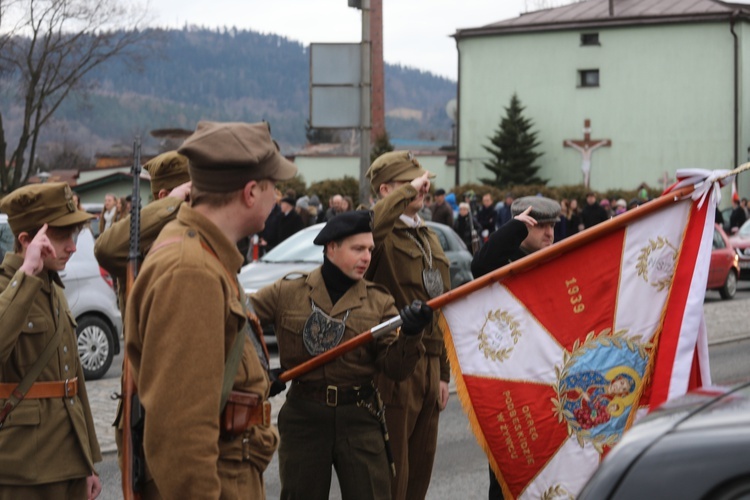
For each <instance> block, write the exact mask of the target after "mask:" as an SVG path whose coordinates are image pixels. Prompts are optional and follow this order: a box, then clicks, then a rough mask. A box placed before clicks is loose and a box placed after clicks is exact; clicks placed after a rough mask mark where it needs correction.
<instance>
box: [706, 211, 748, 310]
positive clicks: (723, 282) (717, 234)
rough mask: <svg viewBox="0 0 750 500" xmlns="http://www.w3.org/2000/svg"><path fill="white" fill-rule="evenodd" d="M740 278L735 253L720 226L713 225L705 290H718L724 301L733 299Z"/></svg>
mask: <svg viewBox="0 0 750 500" xmlns="http://www.w3.org/2000/svg"><path fill="white" fill-rule="evenodd" d="M739 276H740V264H739V259H738V257H737V253H736V252H735V251H734V248H732V244H731V243H730V242H729V238H728V237H727V235H726V233H725V232H724V230H723V229H722V228H721V225H720V224H715V229H714V242H713V249H712V250H711V265H710V267H709V268H708V283H707V284H706V288H707V289H709V290H718V291H719V294H720V295H721V298H722V299H724V300H727V299H732V298H734V294H735V293H736V292H737V280H738V279H739Z"/></svg>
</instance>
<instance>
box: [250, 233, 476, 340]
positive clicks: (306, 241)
mask: <svg viewBox="0 0 750 500" xmlns="http://www.w3.org/2000/svg"><path fill="white" fill-rule="evenodd" d="M426 224H427V225H428V226H429V227H430V229H432V230H433V231H435V234H436V235H437V237H438V239H439V240H440V245H441V246H442V247H443V251H444V252H445V255H446V257H448V260H449V261H450V274H451V287H453V288H455V287H457V286H459V285H463V284H464V283H466V282H468V281H471V280H472V279H473V276H472V275H471V253H470V252H469V251H468V250H467V248H466V245H465V244H464V242H463V241H461V239H460V238H459V237H458V235H457V234H456V232H455V231H454V230H453V229H452V228H450V227H448V226H446V225H444V224H437V223H434V222H426ZM323 226H325V224H315V225H313V226H310V227H307V228H305V229H303V230H301V231H299V232H297V233H295V234H294V235H292V236H290V237H289V238H287V239H286V240H284V241H282V242H281V243H280V244H279V245H278V246H276V247H274V249H273V250H271V251H270V252H268V253H267V254H266V255H264V256H263V257H261V258H260V259H259V260H258V261H256V262H251V263H250V264H248V265H246V266H244V267H243V268H242V270H241V271H240V276H239V279H240V283H242V286H243V288H244V289H245V292H247V293H253V292H255V291H257V290H260V289H261V288H263V287H264V286H268V285H270V284H271V283H273V282H274V281H276V280H278V279H280V278H283V277H284V276H285V275H287V274H289V273H291V272H294V271H301V272H308V271H312V270H313V269H315V268H316V267H318V266H320V265H321V264H322V263H323V247H321V246H318V245H314V244H313V240H314V239H315V237H316V236H317V235H318V233H319V232H320V230H321V229H323ZM272 334H273V332H272V330H267V331H266V335H272Z"/></svg>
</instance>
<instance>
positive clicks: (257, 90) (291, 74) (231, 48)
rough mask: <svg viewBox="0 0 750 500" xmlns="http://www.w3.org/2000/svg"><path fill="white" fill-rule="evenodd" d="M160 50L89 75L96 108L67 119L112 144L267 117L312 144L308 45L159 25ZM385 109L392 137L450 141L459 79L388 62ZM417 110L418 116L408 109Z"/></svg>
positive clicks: (72, 110) (282, 138)
mask: <svg viewBox="0 0 750 500" xmlns="http://www.w3.org/2000/svg"><path fill="white" fill-rule="evenodd" d="M156 34H157V35H158V38H159V43H158V49H156V50H153V51H151V50H150V51H149V53H147V54H145V55H146V56H147V57H146V59H145V61H144V66H143V71H135V70H133V69H130V68H127V67H125V65H124V64H122V63H119V62H116V61H113V62H110V63H108V64H107V65H105V66H103V67H101V68H100V69H97V70H96V71H95V72H94V73H92V74H91V75H90V78H91V79H93V80H95V81H96V82H97V90H96V91H95V92H93V93H91V94H90V95H89V96H88V98H87V106H85V107H82V106H80V101H78V100H70V101H69V102H66V104H65V105H64V106H63V107H62V108H61V110H60V114H59V115H58V118H62V119H64V120H65V121H66V122H68V123H72V122H75V123H76V126H75V127H72V126H69V127H67V130H69V131H70V130H82V129H85V130H88V131H94V132H92V133H93V134H94V135H96V136H98V138H99V139H104V140H111V142H112V143H116V142H118V141H119V142H124V143H127V142H128V141H130V140H132V139H131V138H132V135H133V133H134V132H136V131H138V132H142V131H148V130H152V129H157V128H177V127H179V128H187V129H192V128H194V126H195V123H196V122H197V120H199V119H213V120H236V121H240V120H241V121H258V120H261V119H265V120H268V121H269V122H270V123H271V125H272V131H273V134H274V136H275V137H276V138H277V139H278V140H279V142H280V143H282V145H283V146H284V149H286V150H290V149H295V148H298V147H300V146H302V145H303V144H304V142H305V124H306V121H307V119H308V115H309V65H310V62H309V47H307V46H304V45H302V44H301V43H299V42H295V41H292V40H289V39H287V38H284V37H281V36H278V35H272V34H261V33H257V32H253V31H241V30H236V29H229V28H224V29H220V30H209V29H202V28H185V29H182V30H170V31H159V32H157V33H156ZM385 81H386V112H388V111H391V110H395V109H399V108H407V109H410V110H416V111H419V112H421V119H420V113H413V112H405V113H401V115H400V116H402V118H388V119H387V127H388V131H389V133H390V135H391V137H392V138H404V139H431V138H435V139H441V140H445V141H448V140H449V139H450V130H451V124H450V121H449V119H448V117H447V116H446V114H445V111H444V110H445V105H446V103H447V102H448V101H449V100H450V99H452V98H454V97H455V95H456V84H455V82H453V81H450V80H448V79H445V78H442V77H437V76H435V75H432V74H430V73H426V72H423V71H419V70H416V69H413V68H404V67H401V66H393V65H386V68H385ZM406 116H408V117H411V118H409V119H406V118H403V117H406Z"/></svg>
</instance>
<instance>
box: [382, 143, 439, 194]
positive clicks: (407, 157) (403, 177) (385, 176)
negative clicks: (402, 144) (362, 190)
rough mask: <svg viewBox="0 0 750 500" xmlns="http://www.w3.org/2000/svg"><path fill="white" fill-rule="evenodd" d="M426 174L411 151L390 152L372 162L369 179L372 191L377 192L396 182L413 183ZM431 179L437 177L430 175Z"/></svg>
mask: <svg viewBox="0 0 750 500" xmlns="http://www.w3.org/2000/svg"><path fill="white" fill-rule="evenodd" d="M425 172H426V170H425V169H423V168H422V166H421V165H420V164H419V161H418V160H417V159H416V158H414V155H413V154H412V152H411V151H390V152H388V153H384V154H382V155H380V156H378V157H377V158H376V159H375V161H374V162H372V165H370V168H369V169H368V170H367V178H368V179H370V185H371V186H372V189H373V190H374V191H376V192H377V191H378V189H380V185H381V184H385V183H387V182H394V181H406V182H411V181H413V180H414V179H416V178H417V177H420V176H422V175H424V173H425ZM430 177H431V178H432V177H435V175H434V174H430Z"/></svg>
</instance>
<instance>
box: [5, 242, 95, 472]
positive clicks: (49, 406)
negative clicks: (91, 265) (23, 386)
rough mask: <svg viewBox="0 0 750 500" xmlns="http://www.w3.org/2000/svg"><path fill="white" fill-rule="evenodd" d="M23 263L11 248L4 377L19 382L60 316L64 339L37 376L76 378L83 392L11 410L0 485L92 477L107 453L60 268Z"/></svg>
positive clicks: (29, 402) (32, 401)
mask: <svg viewBox="0 0 750 500" xmlns="http://www.w3.org/2000/svg"><path fill="white" fill-rule="evenodd" d="M21 264H23V259H22V258H21V256H19V255H16V254H13V253H8V254H6V255H5V259H4V260H3V263H2V267H0V290H2V293H0V382H3V383H19V382H20V381H21V379H22V378H23V376H24V375H25V374H26V373H27V372H28V371H29V370H30V369H31V367H32V366H33V365H34V362H36V360H37V359H38V358H39V356H40V355H41V353H42V351H43V350H44V348H45V347H46V346H47V343H48V342H49V341H50V339H51V338H52V337H53V336H54V334H55V331H56V329H57V324H58V321H60V322H62V326H63V330H62V333H61V341H60V345H59V346H58V348H57V352H55V354H53V355H52V358H51V360H50V361H49V362H48V363H47V366H45V367H44V369H43V370H42V373H41V374H40V375H39V377H38V378H37V382H52V381H64V380H66V379H70V378H73V377H78V395H77V396H75V397H73V398H68V399H26V400H23V401H21V403H19V405H18V406H17V407H16V408H15V409H14V410H13V412H11V413H10V415H9V416H8V417H7V419H6V420H5V426H4V427H3V428H2V429H0V485H2V484H7V485H33V484H42V483H49V482H56V481H64V480H68V479H74V478H81V477H86V476H89V475H91V473H92V472H93V471H94V462H98V461H100V460H101V459H102V457H101V453H100V451H99V442H98V441H97V439H96V433H95V429H94V420H93V418H92V416H91V409H90V408H89V400H88V395H87V393H86V385H85V384H84V381H83V369H82V368H81V363H80V360H79V358H78V342H77V339H76V324H75V320H74V318H73V316H72V315H71V313H70V309H69V308H68V302H67V301H66V300H65V295H64V293H63V285H62V282H61V281H60V278H59V276H58V275H57V273H55V272H44V273H42V274H40V275H39V276H38V277H32V276H28V275H26V274H25V273H24V272H23V271H19V270H18V269H19V268H20V267H21ZM53 309H54V311H55V313H53ZM57 311H59V315H57V314H56V312H57ZM55 316H57V317H55ZM4 404H5V400H3V399H0V406H3V405H4Z"/></svg>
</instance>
